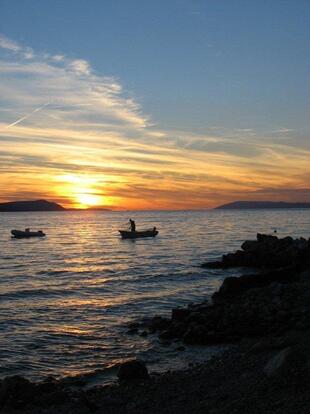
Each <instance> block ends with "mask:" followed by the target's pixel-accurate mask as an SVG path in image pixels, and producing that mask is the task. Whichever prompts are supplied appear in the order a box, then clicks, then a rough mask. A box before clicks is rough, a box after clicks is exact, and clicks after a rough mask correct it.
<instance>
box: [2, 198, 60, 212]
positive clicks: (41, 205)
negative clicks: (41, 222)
mask: <svg viewBox="0 0 310 414" xmlns="http://www.w3.org/2000/svg"><path fill="white" fill-rule="evenodd" d="M64 210H65V208H64V207H62V206H61V205H60V204H57V203H53V202H50V201H47V200H35V201H10V202H8V203H0V211H2V212H3V211H7V212H10V211H11V212H17V211H64Z"/></svg>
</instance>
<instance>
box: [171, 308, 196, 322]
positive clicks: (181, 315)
mask: <svg viewBox="0 0 310 414" xmlns="http://www.w3.org/2000/svg"><path fill="white" fill-rule="evenodd" d="M190 313H191V311H190V310H189V309H184V308H175V309H172V315H171V319H172V320H173V321H174V320H175V321H183V320H184V319H186V318H187V316H188V315H189V314H190Z"/></svg>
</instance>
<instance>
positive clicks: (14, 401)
mask: <svg viewBox="0 0 310 414" xmlns="http://www.w3.org/2000/svg"><path fill="white" fill-rule="evenodd" d="M35 394H36V390H35V385H34V384H32V383H31V382H30V381H28V380H27V379H26V378H23V377H21V376H19V375H14V376H12V377H6V378H4V380H3V381H2V383H1V390H0V406H2V405H3V404H5V403H8V404H11V405H12V406H14V407H18V406H20V405H24V404H26V403H27V402H28V401H29V400H31V399H32V398H33V396H34V395H35Z"/></svg>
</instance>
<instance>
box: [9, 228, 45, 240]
mask: <svg viewBox="0 0 310 414" xmlns="http://www.w3.org/2000/svg"><path fill="white" fill-rule="evenodd" d="M11 234H12V236H13V237H15V238H16V239H24V238H29V237H44V236H45V233H43V231H42V230H39V231H30V229H26V230H12V231H11Z"/></svg>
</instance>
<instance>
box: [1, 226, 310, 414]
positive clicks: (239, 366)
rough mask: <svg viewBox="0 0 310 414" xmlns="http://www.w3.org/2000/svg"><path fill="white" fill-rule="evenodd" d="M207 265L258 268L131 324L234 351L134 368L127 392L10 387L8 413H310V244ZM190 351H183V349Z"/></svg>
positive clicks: (248, 250)
mask: <svg viewBox="0 0 310 414" xmlns="http://www.w3.org/2000/svg"><path fill="white" fill-rule="evenodd" d="M203 266H204V267H217V268H220V267H223V268H228V267H236V266H238V267H244V268H247V267H250V268H251V269H254V268H256V269H258V270H256V271H255V272H254V270H252V272H249V273H248V274H245V275H244V276H241V277H239V278H236V277H229V278H226V279H225V280H224V282H223V284H222V286H221V287H220V289H219V291H218V292H216V293H215V294H214V295H213V298H212V300H211V301H207V300H206V301H204V302H202V303H200V304H194V305H190V306H188V307H186V308H177V309H173V310H172V313H171V317H170V318H163V317H160V316H155V317H153V318H150V319H149V320H147V321H143V322H141V323H136V324H133V325H131V326H130V327H129V328H130V333H132V334H143V335H146V334H147V333H148V332H152V333H157V334H158V335H159V337H160V338H161V339H162V340H163V341H165V342H171V341H175V340H178V341H183V343H184V346H187V345H196V344H197V345H198V344H199V345H211V344H212V345H214V344H230V345H231V346H230V347H229V349H228V351H226V352H224V353H223V354H221V355H220V356H216V357H214V358H213V359H212V360H210V361H209V362H207V363H205V364H202V365H197V366H195V367H192V368H190V369H188V370H184V371H178V372H168V373H165V374H162V375H149V373H148V372H147V369H146V367H145V366H144V364H143V363H142V362H140V361H132V362H129V363H126V364H124V365H123V366H121V367H120V370H119V385H113V386H106V387H96V388H93V389H91V390H87V391H81V390H78V389H75V388H73V387H72V386H71V385H72V384H71V385H70V383H68V382H66V381H55V380H53V379H49V380H46V381H44V382H41V383H37V384H33V383H31V382H29V381H27V380H26V379H24V378H21V377H8V378H6V379H4V380H2V382H1V388H0V407H1V408H0V410H1V409H2V411H1V412H3V413H8V414H12V413H26V414H27V413H33V414H36V413H46V414H49V413H77V414H79V413H81V414H84V413H85V414H88V413H108V414H109V413H124V414H125V413H128V414H130V413H146V412H149V413H210V414H217V413H218V414H220V413H221V414H226V413H227V414H228V413H229V414H231V413H253V414H255V413H257V414H258V413H260V414H261V413H281V414H282V413H284V414H286V413H294V414H296V413H308V412H310V393H309V386H310V356H309V355H310V353H309V349H310V348H309V346H310V239H309V240H305V239H296V240H293V239H292V238H289V237H286V238H284V239H279V238H277V237H275V236H266V235H260V234H258V235H257V240H254V241H246V242H244V243H243V245H242V249H241V250H239V251H237V252H235V253H230V254H228V255H224V256H223V258H222V260H220V261H217V262H213V263H206V264H204V265H203ZM182 349H183V346H180V352H182Z"/></svg>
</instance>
